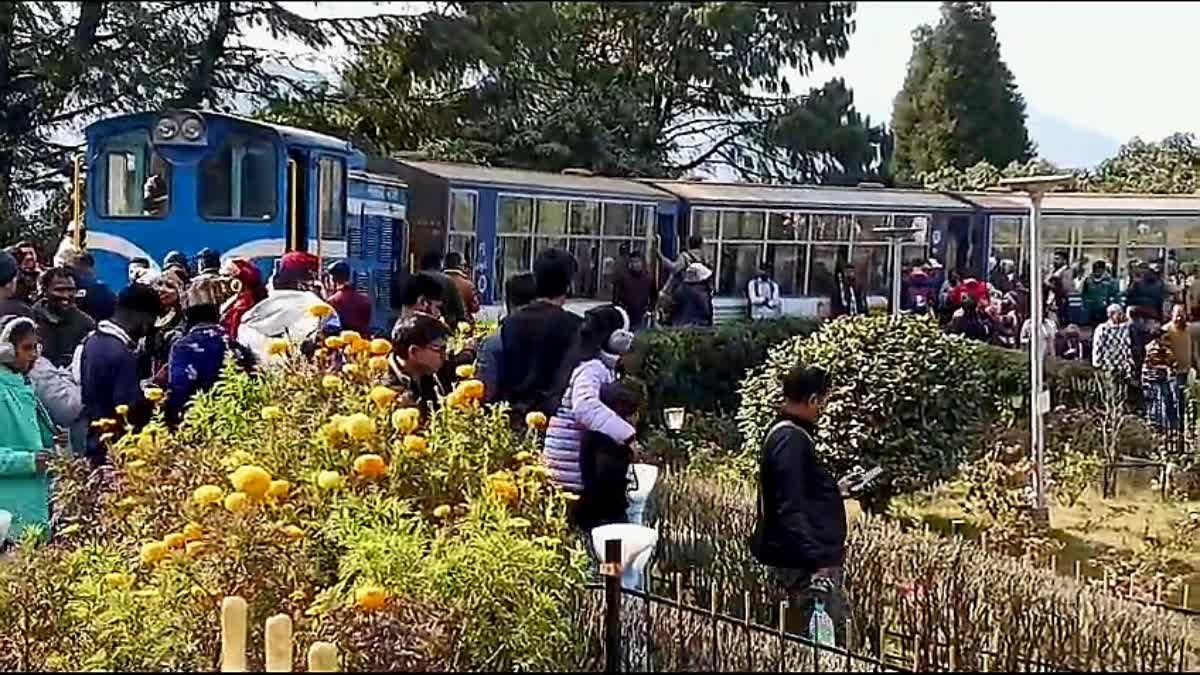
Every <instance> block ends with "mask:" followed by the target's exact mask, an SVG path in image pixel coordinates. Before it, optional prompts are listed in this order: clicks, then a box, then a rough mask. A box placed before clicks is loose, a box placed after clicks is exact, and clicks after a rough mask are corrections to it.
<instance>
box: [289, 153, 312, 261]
mask: <svg viewBox="0 0 1200 675" xmlns="http://www.w3.org/2000/svg"><path fill="white" fill-rule="evenodd" d="M311 173H312V170H311V168H310V167H309V165H308V155H307V154H305V153H303V152H299V151H296V150H292V151H290V152H288V163H287V197H288V199H287V215H288V217H287V237H286V249H287V250H288V251H306V250H308V203H309V199H308V192H309V187H308V183H309V176H310V174H311Z"/></svg>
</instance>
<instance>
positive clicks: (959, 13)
mask: <svg viewBox="0 0 1200 675" xmlns="http://www.w3.org/2000/svg"><path fill="white" fill-rule="evenodd" d="M994 23H995V17H994V16H993V14H992V9H991V6H990V4H989V3H987V2H945V3H943V4H942V18H941V21H939V22H938V25H937V26H936V27H930V26H920V27H918V28H917V29H916V30H915V31H913V51H912V56H911V58H910V60H909V63H908V75H907V77H906V78H905V80H904V86H903V88H902V89H901V91H900V93H899V94H898V95H897V96H896V104H895V108H894V110H893V112H892V130H893V132H894V133H895V135H896V149H895V154H894V155H893V158H894V164H895V166H894V172H895V174H896V175H897V176H898V177H900V178H913V177H916V176H918V175H920V174H922V173H924V172H928V171H934V170H937V169H940V168H941V167H945V166H951V167H957V168H959V169H966V168H967V167H970V166H974V165H975V164H976V163H978V162H981V161H986V162H990V163H991V164H992V165H994V166H1007V165H1008V164H1009V163H1010V162H1013V161H1016V162H1024V161H1026V160H1028V159H1029V158H1030V157H1031V156H1033V154H1034V153H1033V150H1034V148H1033V142H1032V141H1031V140H1030V138H1029V131H1028V130H1027V129H1026V128H1025V100H1024V98H1022V96H1021V94H1020V93H1019V92H1018V91H1017V85H1016V82H1015V81H1014V79H1013V75H1012V72H1011V71H1009V69H1008V66H1007V65H1005V63H1004V61H1003V60H1002V59H1001V58H1000V42H999V40H997V38H996V31H995V28H994V26H993V24H994Z"/></svg>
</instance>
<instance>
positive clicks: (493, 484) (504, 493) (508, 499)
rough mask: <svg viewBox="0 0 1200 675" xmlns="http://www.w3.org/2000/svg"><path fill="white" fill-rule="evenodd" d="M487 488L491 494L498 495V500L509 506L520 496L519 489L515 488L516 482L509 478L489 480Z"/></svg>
mask: <svg viewBox="0 0 1200 675" xmlns="http://www.w3.org/2000/svg"><path fill="white" fill-rule="evenodd" d="M488 489H490V490H491V491H492V494H494V495H496V496H497V497H499V498H500V501H502V502H504V503H505V504H508V505H510V506H511V505H513V504H516V503H517V500H518V499H520V497H521V493H520V491H518V490H517V484H516V483H514V482H512V481H511V480H507V481H504V480H496V481H490V482H489V483H488Z"/></svg>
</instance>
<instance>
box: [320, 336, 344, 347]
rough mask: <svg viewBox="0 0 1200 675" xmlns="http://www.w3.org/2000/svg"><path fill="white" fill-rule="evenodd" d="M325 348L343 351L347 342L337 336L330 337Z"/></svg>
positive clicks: (326, 339)
mask: <svg viewBox="0 0 1200 675" xmlns="http://www.w3.org/2000/svg"><path fill="white" fill-rule="evenodd" d="M325 346H326V347H327V348H329V349H341V348H342V347H345V346H346V341H345V340H343V339H342V338H341V337H339V336H337V335H330V336H329V337H327V338H325Z"/></svg>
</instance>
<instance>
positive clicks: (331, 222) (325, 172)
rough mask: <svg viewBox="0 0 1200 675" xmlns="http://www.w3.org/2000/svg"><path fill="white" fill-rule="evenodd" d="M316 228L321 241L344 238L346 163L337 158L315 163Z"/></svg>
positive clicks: (325, 158)
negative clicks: (319, 233) (318, 229)
mask: <svg viewBox="0 0 1200 675" xmlns="http://www.w3.org/2000/svg"><path fill="white" fill-rule="evenodd" d="M317 200H318V203H317V227H319V228H320V232H321V238H322V239H342V238H344V237H345V236H346V163H345V162H344V161H342V160H341V159H340V158H338V157H322V158H321V159H319V160H318V161H317Z"/></svg>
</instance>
